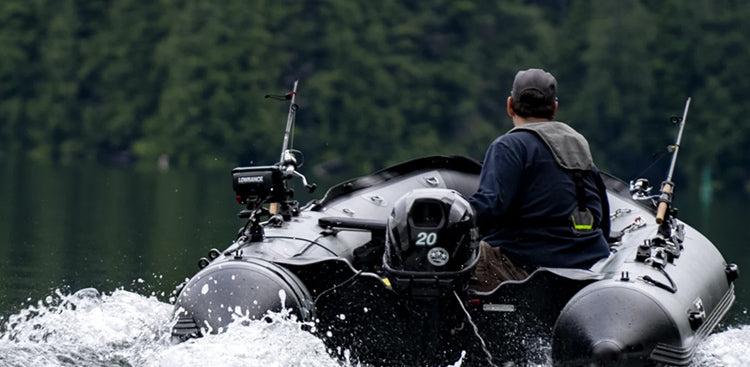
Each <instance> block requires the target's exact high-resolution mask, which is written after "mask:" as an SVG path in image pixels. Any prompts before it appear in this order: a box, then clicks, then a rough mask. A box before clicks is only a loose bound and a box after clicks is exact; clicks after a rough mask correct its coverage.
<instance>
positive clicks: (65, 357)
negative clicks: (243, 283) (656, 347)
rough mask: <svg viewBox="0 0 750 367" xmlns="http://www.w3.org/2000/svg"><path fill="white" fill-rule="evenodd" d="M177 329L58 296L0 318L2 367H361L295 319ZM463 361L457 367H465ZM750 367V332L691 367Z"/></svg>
mask: <svg viewBox="0 0 750 367" xmlns="http://www.w3.org/2000/svg"><path fill="white" fill-rule="evenodd" d="M173 323H174V320H173V306H172V305H169V304H167V303H164V302H161V301H159V300H158V299H157V298H156V297H155V296H154V295H153V294H152V295H150V296H143V295H140V294H138V293H133V292H129V291H125V290H122V289H118V290H115V291H113V292H112V293H111V294H100V293H99V292H98V291H97V290H95V289H91V288H89V289H84V290H81V291H78V292H76V293H74V294H66V293H64V292H63V291H60V290H56V291H54V292H53V293H52V294H51V295H49V296H48V297H45V299H44V300H40V301H38V302H37V303H36V304H34V305H31V306H28V307H26V308H24V309H23V310H21V311H20V312H18V313H17V314H14V315H11V316H9V317H7V318H4V317H0V365H2V366H11V367H16V366H18V367H20V366H40V365H41V366H50V367H63V366H64V367H69V366H133V367H135V366H138V367H141V366H143V367H162V366H163V367H174V366H180V367H192V366H195V367H204V366H219V367H222V366H232V367H235V366H237V367H240V366H264V367H277V366H278V367H282V366H331V367H341V366H345V367H346V366H349V367H351V366H359V365H358V364H357V362H356V361H353V360H351V359H348V358H345V359H344V362H341V361H339V358H333V357H331V354H336V351H331V350H328V349H327V348H326V346H325V345H324V344H323V342H322V341H321V340H320V339H318V338H316V337H315V336H313V335H312V334H311V333H309V332H308V331H306V330H308V329H312V328H314V325H310V324H305V323H301V322H297V321H295V319H294V317H293V316H292V315H291V314H290V313H289V312H280V313H270V314H269V315H268V317H266V318H265V319H264V320H262V321H261V320H249V319H246V318H242V317H240V318H238V319H237V320H236V321H235V322H234V323H232V324H230V325H229V327H228V328H227V331H226V332H225V333H222V334H218V335H209V336H206V337H204V338H200V339H193V340H189V341H187V342H184V343H181V344H173V343H172V342H171V341H170V336H171V335H170V329H171V326H172V324H173ZM342 350H343V352H342V353H343V354H344V355H345V356H348V355H347V353H346V349H345V347H342ZM339 354H341V353H339ZM465 357H466V355H465V354H463V355H462V356H461V358H460V359H459V360H458V361H456V362H455V363H454V364H452V365H451V366H452V367H461V366H462V364H463V362H464V360H465ZM748 365H750V325H744V326H739V327H733V328H729V329H727V330H725V331H721V332H718V333H716V334H713V335H711V336H709V338H707V340H706V341H705V342H704V343H703V344H702V345H701V346H700V348H699V350H698V352H697V354H696V359H695V361H694V362H693V363H692V364H691V367H741V366H742V367H744V366H748ZM537 366H538V365H537Z"/></svg>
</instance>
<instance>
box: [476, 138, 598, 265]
mask: <svg viewBox="0 0 750 367" xmlns="http://www.w3.org/2000/svg"><path fill="white" fill-rule="evenodd" d="M484 165H487V166H488V167H492V169H483V173H482V176H481V177H480V184H479V189H478V191H477V193H476V194H475V195H474V196H472V197H471V198H470V202H471V204H472V206H473V207H474V208H475V210H476V211H477V217H478V219H479V225H480V229H481V231H482V234H483V235H484V236H485V238H484V241H486V242H488V243H489V244H490V245H491V246H499V247H500V248H501V249H502V251H503V253H504V254H505V255H507V256H508V257H509V258H510V259H511V260H512V261H513V263H515V264H517V265H520V266H524V267H526V268H534V267H537V266H550V267H573V268H587V267H590V266H591V265H592V264H593V263H594V262H596V261H597V260H598V259H600V258H602V257H606V256H608V255H609V248H608V245H607V242H606V239H605V236H606V235H607V234H608V233H603V231H602V227H604V228H603V229H604V231H605V232H608V231H609V213H607V212H606V211H608V209H607V205H606V197H605V198H604V200H602V198H601V197H600V194H599V190H598V189H597V180H598V181H599V182H598V184H599V187H602V188H603V184H602V183H601V178H599V173H598V171H597V170H596V168H595V167H593V170H590V171H585V172H584V174H583V175H582V182H583V184H584V191H583V192H584V197H585V198H584V202H585V203H586V207H587V208H589V210H591V213H592V214H593V216H594V221H595V223H597V226H596V227H595V228H594V229H593V230H591V231H583V232H581V231H575V230H573V228H572V226H571V225H570V224H568V221H567V219H568V218H569V216H570V213H571V212H572V211H573V210H574V209H575V208H576V206H577V205H578V200H577V193H576V183H575V181H574V179H573V173H572V171H570V170H566V169H563V168H562V167H560V165H559V164H558V162H557V161H556V159H555V156H554V155H553V154H552V152H551V151H550V149H549V148H548V147H547V145H546V144H545V143H544V142H543V141H542V139H541V138H540V137H538V136H536V134H534V133H532V132H528V131H519V132H514V133H510V134H506V135H502V136H500V137H499V138H497V139H496V140H495V141H494V142H493V143H492V145H491V146H490V148H489V149H488V151H487V154H486V156H485V160H484ZM602 195H606V194H605V193H602ZM603 201H604V209H602V207H603V205H602V202H603Z"/></svg>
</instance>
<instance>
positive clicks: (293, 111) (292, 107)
mask: <svg viewBox="0 0 750 367" xmlns="http://www.w3.org/2000/svg"><path fill="white" fill-rule="evenodd" d="M298 83H299V80H295V81H294V88H292V91H291V92H289V93H287V94H286V96H284V98H285V99H291V102H290V103H289V115H288V116H287V118H286V129H284V142H283V143H282V144H281V158H279V162H284V161H285V158H288V155H289V154H290V153H289V150H288V149H287V148H288V147H289V136H290V135H291V131H292V128H293V127H294V119H295V117H296V116H297V108H298V107H297V104H296V103H294V100H295V98H296V97H297V84H298ZM266 98H268V96H266Z"/></svg>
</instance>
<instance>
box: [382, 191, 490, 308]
mask: <svg viewBox="0 0 750 367" xmlns="http://www.w3.org/2000/svg"><path fill="white" fill-rule="evenodd" d="M478 260H479V243H478V232H477V228H476V224H475V218H474V211H473V209H472V208H471V205H470V204H469V203H468V202H467V201H466V200H465V199H464V198H463V197H461V195H460V194H458V193H457V192H456V191H453V190H449V189H417V190H413V191H411V192H409V193H408V194H406V195H404V196H402V197H401V198H399V199H398V200H397V201H396V203H395V204H394V207H393V211H392V212H391V215H390V217H389V218H388V221H387V225H386V240H385V253H384V255H383V267H384V269H385V271H386V273H387V274H388V278H389V279H388V280H389V282H390V284H391V286H392V287H393V289H394V290H395V291H397V292H398V293H401V294H405V295H409V296H410V297H412V298H417V299H420V298H436V297H442V296H445V295H446V294H449V293H452V292H453V291H463V290H466V288H467V287H468V284H469V279H470V277H471V274H472V271H473V270H474V267H475V266H476V264H477V261H478Z"/></svg>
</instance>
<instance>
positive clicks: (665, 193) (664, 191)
mask: <svg viewBox="0 0 750 367" xmlns="http://www.w3.org/2000/svg"><path fill="white" fill-rule="evenodd" d="M672 190H673V186H672V184H671V183H669V182H665V183H664V185H662V187H661V198H659V206H658V207H657V208H656V224H662V223H664V217H665V216H666V215H667V209H669V202H670V201H671V197H672Z"/></svg>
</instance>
